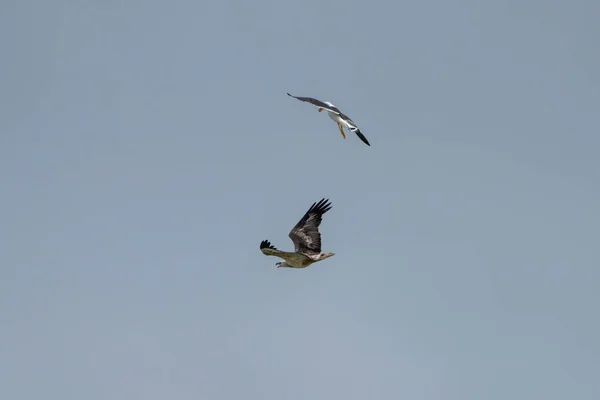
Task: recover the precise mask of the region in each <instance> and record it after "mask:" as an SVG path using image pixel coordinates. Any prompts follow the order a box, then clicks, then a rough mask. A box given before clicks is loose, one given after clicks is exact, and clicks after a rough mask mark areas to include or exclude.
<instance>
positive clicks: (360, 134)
mask: <svg viewBox="0 0 600 400" xmlns="http://www.w3.org/2000/svg"><path fill="white" fill-rule="evenodd" d="M354 133H356V136H358V138H359V139H360V140H362V142H363V143H364V144H366V145H367V146H369V147H371V143H369V141H368V140H367V138H366V136H365V135H363V134H362V132H361V131H360V130H356V131H354Z"/></svg>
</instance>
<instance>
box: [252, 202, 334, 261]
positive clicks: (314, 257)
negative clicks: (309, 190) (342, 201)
mask: <svg viewBox="0 0 600 400" xmlns="http://www.w3.org/2000/svg"><path fill="white" fill-rule="evenodd" d="M330 209H331V203H329V200H327V199H322V200H320V201H319V202H318V203H313V205H312V206H311V207H310V208H309V209H308V211H307V212H306V214H304V216H303V217H302V218H301V219H300V221H298V223H297V224H296V226H294V228H293V229H292V230H291V231H290V234H289V237H290V239H292V242H294V247H295V248H296V251H295V252H287V251H281V250H277V249H276V248H275V247H273V246H272V245H271V242H269V241H268V240H263V241H262V242H261V243H260V251H262V253H263V254H264V255H265V256H275V257H279V258H282V259H283V260H285V261H284V262H278V263H276V264H275V265H277V268H280V267H287V268H306V267H308V266H309V265H311V264H313V263H315V262H317V261H322V260H324V259H326V258H329V257H331V256H333V255H334V254H335V253H322V252H321V234H320V233H319V225H321V219H322V217H323V214H325V213H326V212H327V211H329V210H330Z"/></svg>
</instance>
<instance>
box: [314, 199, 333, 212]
mask: <svg viewBox="0 0 600 400" xmlns="http://www.w3.org/2000/svg"><path fill="white" fill-rule="evenodd" d="M331 207H332V206H331V203H329V199H326V198H322V199H321V200H319V201H318V202H316V203H313V205H312V206H311V207H310V209H309V211H314V212H318V213H320V214H325V213H326V212H327V211H329V210H330V209H331Z"/></svg>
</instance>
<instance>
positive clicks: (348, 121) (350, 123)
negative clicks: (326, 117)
mask: <svg viewBox="0 0 600 400" xmlns="http://www.w3.org/2000/svg"><path fill="white" fill-rule="evenodd" d="M340 118H342V119H343V120H344V122H345V123H346V126H347V127H348V129H350V130H351V131H352V132H354V133H356V136H358V138H359V139H360V140H362V141H363V143H365V144H366V145H367V146H370V145H371V144H370V143H369V141H368V140H367V138H366V136H365V135H363V134H362V132H361V131H360V129H358V126H356V123H354V121H352V120H351V119H350V117H348V116H347V115H346V114H343V113H340Z"/></svg>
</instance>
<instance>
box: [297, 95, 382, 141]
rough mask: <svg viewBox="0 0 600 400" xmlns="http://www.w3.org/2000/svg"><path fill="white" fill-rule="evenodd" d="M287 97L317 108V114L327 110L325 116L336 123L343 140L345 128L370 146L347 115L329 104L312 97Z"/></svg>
mask: <svg viewBox="0 0 600 400" xmlns="http://www.w3.org/2000/svg"><path fill="white" fill-rule="evenodd" d="M287 95H288V96H290V97H293V98H295V99H298V100H300V101H304V102H307V103H310V104H312V105H313V106H315V107H318V108H319V110H318V111H319V112H321V111H323V110H327V114H328V115H329V118H331V119H332V120H334V121H335V122H336V123H337V126H338V128H339V129H340V133H341V134H342V136H343V138H344V139H346V134H345V133H344V126H345V127H347V128H348V129H350V130H351V131H352V132H354V133H356V136H358V137H359V138H360V140H362V141H363V142H364V143H365V144H366V145H367V146H370V145H371V144H369V141H368V140H367V138H366V137H365V135H363V134H362V133H361V132H360V129H358V126H356V124H355V123H354V121H352V120H351V119H350V118H349V117H348V116H347V115H345V114H343V113H342V112H341V111H340V110H339V109H338V108H337V107H336V106H334V105H333V104H331V103H330V102H328V101H320V100H317V99H313V98H312V97H296V96H292V95H291V94H289V93H288V94H287Z"/></svg>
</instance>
